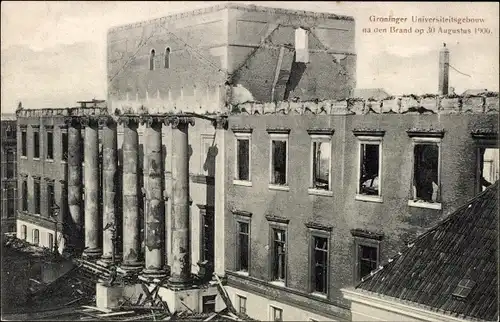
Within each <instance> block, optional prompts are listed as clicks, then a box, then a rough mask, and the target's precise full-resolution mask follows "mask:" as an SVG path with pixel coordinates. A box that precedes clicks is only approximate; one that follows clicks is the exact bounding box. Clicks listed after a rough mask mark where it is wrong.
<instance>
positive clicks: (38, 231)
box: [31, 228, 40, 246]
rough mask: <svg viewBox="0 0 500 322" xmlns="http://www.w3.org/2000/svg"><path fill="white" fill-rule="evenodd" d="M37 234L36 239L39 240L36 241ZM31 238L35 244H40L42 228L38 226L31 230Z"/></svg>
mask: <svg viewBox="0 0 500 322" xmlns="http://www.w3.org/2000/svg"><path fill="white" fill-rule="evenodd" d="M35 235H36V240H37V242H36V243H35ZM31 238H32V239H31V240H32V242H33V245H36V246H39V245H40V230H39V229H38V228H33V229H32V230H31Z"/></svg>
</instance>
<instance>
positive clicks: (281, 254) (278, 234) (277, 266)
mask: <svg viewBox="0 0 500 322" xmlns="http://www.w3.org/2000/svg"><path fill="white" fill-rule="evenodd" d="M272 232H273V249H272V277H273V280H274V281H280V282H285V279H286V231H285V230H283V229H276V228H273V229H272Z"/></svg>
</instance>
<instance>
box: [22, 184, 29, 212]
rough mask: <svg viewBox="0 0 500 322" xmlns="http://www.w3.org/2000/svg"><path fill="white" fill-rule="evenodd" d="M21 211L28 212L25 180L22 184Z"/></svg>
mask: <svg viewBox="0 0 500 322" xmlns="http://www.w3.org/2000/svg"><path fill="white" fill-rule="evenodd" d="M22 210H23V211H28V181H27V180H26V179H25V180H23V183H22Z"/></svg>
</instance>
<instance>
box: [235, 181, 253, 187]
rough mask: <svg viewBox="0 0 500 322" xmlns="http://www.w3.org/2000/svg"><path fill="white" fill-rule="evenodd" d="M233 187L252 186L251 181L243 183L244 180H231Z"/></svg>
mask: <svg viewBox="0 0 500 322" xmlns="http://www.w3.org/2000/svg"><path fill="white" fill-rule="evenodd" d="M233 185H235V186H244V187H251V186H252V181H245V180H236V179H233Z"/></svg>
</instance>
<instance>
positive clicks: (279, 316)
mask: <svg viewBox="0 0 500 322" xmlns="http://www.w3.org/2000/svg"><path fill="white" fill-rule="evenodd" d="M271 314H272V316H271V319H272V321H283V310H282V309H278V308H277V307H274V306H271Z"/></svg>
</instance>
